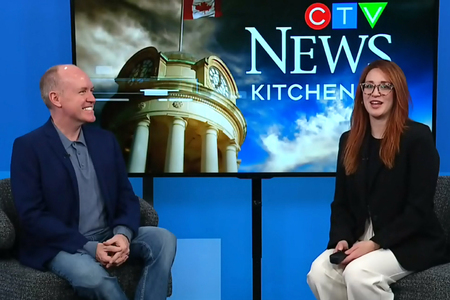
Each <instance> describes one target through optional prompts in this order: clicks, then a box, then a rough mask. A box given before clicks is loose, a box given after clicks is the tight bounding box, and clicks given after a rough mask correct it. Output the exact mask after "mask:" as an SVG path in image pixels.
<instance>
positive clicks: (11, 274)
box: [0, 259, 143, 300]
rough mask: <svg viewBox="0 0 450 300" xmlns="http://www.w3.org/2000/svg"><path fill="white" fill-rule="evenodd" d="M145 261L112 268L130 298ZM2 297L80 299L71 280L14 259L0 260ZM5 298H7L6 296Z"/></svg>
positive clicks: (132, 295) (23, 299) (49, 299)
mask: <svg viewBox="0 0 450 300" xmlns="http://www.w3.org/2000/svg"><path fill="white" fill-rule="evenodd" d="M142 265H143V263H142V262H140V261H129V262H127V263H125V264H123V265H122V266H120V267H118V268H114V269H111V270H109V273H110V274H111V275H112V276H116V277H117V278H118V280H119V283H120V285H121V286H122V287H123V289H124V291H125V293H126V294H127V296H128V298H129V299H134V294H135V288H136V285H137V282H139V278H140V276H141V271H142ZM0 270H1V271H2V272H0V291H1V296H0V297H2V298H1V299H21V300H36V299H46V300H61V299H64V300H71V299H79V298H77V297H76V296H75V293H74V291H73V289H72V287H71V286H70V285H69V283H68V282H67V281H66V280H64V279H61V278H60V277H58V276H56V275H55V274H53V273H51V272H41V271H37V270H34V269H31V268H28V267H25V266H23V265H21V264H20V263H19V262H18V261H17V260H15V259H2V260H0ZM3 297H4V298H3Z"/></svg>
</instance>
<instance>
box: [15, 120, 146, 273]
mask: <svg viewBox="0 0 450 300" xmlns="http://www.w3.org/2000/svg"><path fill="white" fill-rule="evenodd" d="M82 130H83V133H84V137H85V140H86V145H87V148H88V150H89V155H90V156H91V159H92V163H93V165H94V168H95V172H96V174H97V178H98V183H99V186H100V190H101V193H102V196H103V199H104V204H105V207H106V211H107V222H108V225H109V226H110V228H111V229H113V228H114V227H115V226H118V225H124V226H127V227H128V228H130V229H131V230H132V231H133V236H136V235H137V231H138V228H139V222H140V212H139V199H138V198H137V197H136V195H135V194H134V192H133V189H132V187H131V184H130V182H129V180H128V173H127V170H126V167H125V163H124V160H123V156H122V152H121V150H120V148H119V145H118V143H117V141H116V139H115V137H114V135H113V134H112V133H111V132H108V131H106V130H103V129H100V128H97V127H90V126H88V125H83V126H82ZM11 186H12V193H13V197H14V203H15V206H16V209H17V212H18V215H19V221H20V238H19V239H20V240H19V251H18V253H19V257H18V258H19V260H20V262H21V263H23V264H24V265H27V266H29V267H32V268H35V269H39V270H45V269H46V267H45V265H46V263H47V262H49V261H50V260H51V259H52V258H53V257H54V256H55V255H56V254H57V253H58V252H59V251H66V252H68V253H75V252H77V251H78V250H80V249H82V248H83V246H84V244H86V243H87V242H88V240H87V239H86V238H85V237H84V236H83V235H82V234H80V232H79V231H78V221H79V195H78V185H77V180H76V175H75V170H74V169H73V166H72V163H71V162H70V158H69V155H68V154H67V153H66V151H65V149H64V146H63V144H62V142H61V140H60V138H59V136H58V133H57V131H56V129H55V127H54V125H53V124H52V121H51V119H49V120H48V121H47V122H46V123H45V124H44V125H43V126H42V127H39V128H38V129H36V130H34V131H32V132H30V133H28V134H26V135H24V136H21V137H19V138H17V139H16V140H15V141H14V145H13V153H12V159H11Z"/></svg>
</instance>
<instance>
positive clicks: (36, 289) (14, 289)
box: [0, 179, 172, 300]
mask: <svg viewBox="0 0 450 300" xmlns="http://www.w3.org/2000/svg"><path fill="white" fill-rule="evenodd" d="M140 205H141V225H142V226H144V225H145V226H157V225H158V215H157V213H156V211H155V210H154V209H153V207H152V206H151V205H150V204H148V203H147V202H145V201H144V200H142V199H140ZM17 230H18V218H17V214H16V211H15V208H14V203H13V199H12V194H11V186H10V181H9V179H3V180H0V299H11V300H13V299H20V300H37V299H48V300H50V299H51V300H53V299H54V300H61V299H64V300H70V299H79V298H77V297H76V295H75V293H74V292H73V289H72V288H71V287H70V285H69V284H68V283H67V282H66V281H65V280H63V279H61V278H59V277H57V276H56V275H54V274H53V273H50V272H41V271H37V270H34V269H31V268H28V267H25V266H23V265H21V264H19V262H18V261H17V260H16V259H15V258H14V250H15V247H16V236H17ZM141 266H142V264H141V263H140V262H137V261H135V262H132V261H130V262H128V263H126V264H123V265H122V266H120V267H118V268H116V269H112V270H111V271H110V272H111V274H112V275H113V276H116V277H117V278H118V280H119V283H120V284H121V285H122V288H123V289H124V291H125V293H126V294H127V296H128V298H129V299H133V298H134V290H135V288H136V287H137V283H138V281H139V278H140V275H141V270H142V267H141ZM171 294H172V280H171V278H170V281H169V289H168V296H170V295H171Z"/></svg>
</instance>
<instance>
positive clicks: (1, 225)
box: [0, 209, 16, 250]
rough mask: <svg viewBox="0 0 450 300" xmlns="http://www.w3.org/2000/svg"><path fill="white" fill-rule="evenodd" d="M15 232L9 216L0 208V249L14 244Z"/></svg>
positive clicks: (5, 248)
mask: <svg viewBox="0 0 450 300" xmlns="http://www.w3.org/2000/svg"><path fill="white" fill-rule="evenodd" d="M15 238H16V234H15V231H14V226H13V225H12V223H11V221H10V220H9V218H8V217H7V216H6V214H5V213H4V212H3V210H1V209H0V250H8V249H10V248H12V246H13V245H14V239H15Z"/></svg>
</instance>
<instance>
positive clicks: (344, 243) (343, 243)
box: [333, 240, 348, 253]
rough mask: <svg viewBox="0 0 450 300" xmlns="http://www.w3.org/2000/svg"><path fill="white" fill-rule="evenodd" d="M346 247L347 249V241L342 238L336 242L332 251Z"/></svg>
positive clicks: (342, 249)
mask: <svg viewBox="0 0 450 300" xmlns="http://www.w3.org/2000/svg"><path fill="white" fill-rule="evenodd" d="M347 249H348V243H347V241H344V240H342V241H339V243H337V245H336V248H334V252H333V253H336V252H338V251H345V250H347Z"/></svg>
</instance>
